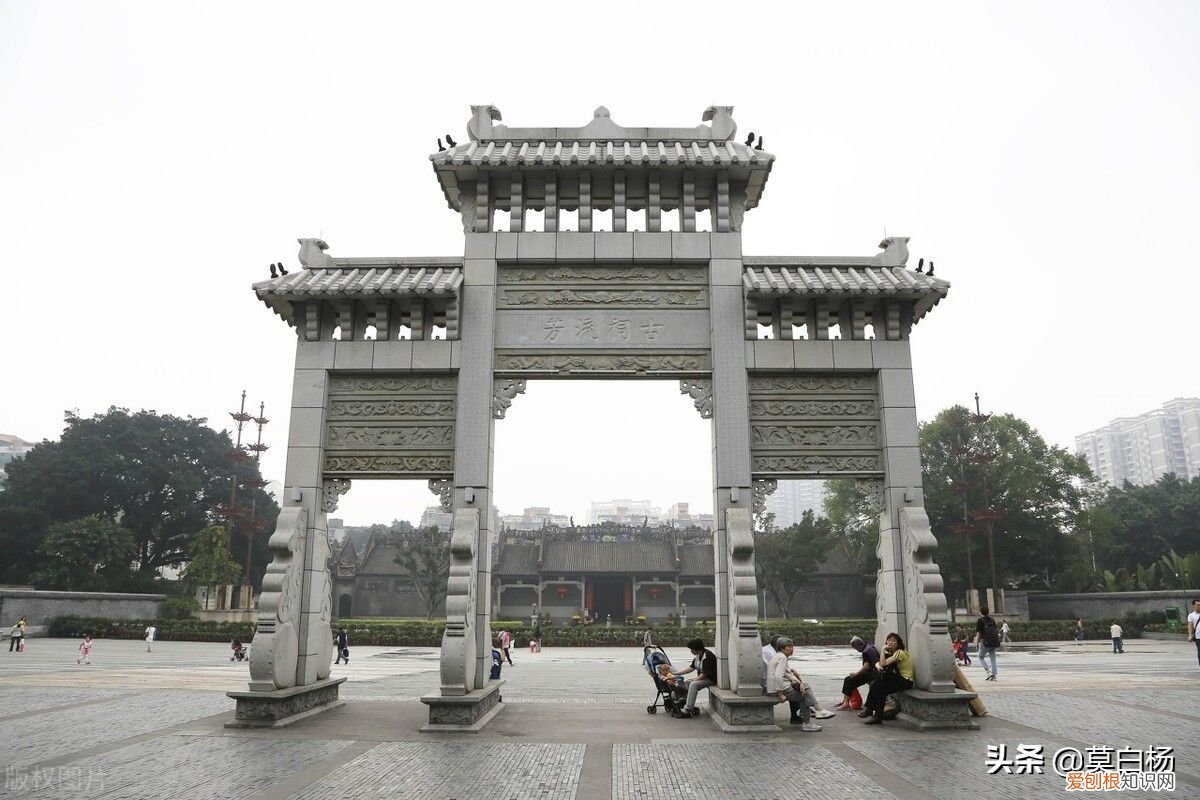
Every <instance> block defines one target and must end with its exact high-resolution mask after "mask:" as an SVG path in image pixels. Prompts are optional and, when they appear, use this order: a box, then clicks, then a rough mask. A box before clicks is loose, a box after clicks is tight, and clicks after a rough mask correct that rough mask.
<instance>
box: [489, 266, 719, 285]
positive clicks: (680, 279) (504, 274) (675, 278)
mask: <svg viewBox="0 0 1200 800" xmlns="http://www.w3.org/2000/svg"><path fill="white" fill-rule="evenodd" d="M497 278H498V280H497V282H498V283H499V284H500V285H501V286H504V285H506V284H510V283H544V284H547V285H550V286H554V287H559V286H561V285H562V284H571V283H580V284H595V283H601V282H605V281H607V282H613V283H635V284H640V283H650V284H680V283H694V284H703V283H705V282H706V280H707V274H706V273H705V271H704V270H702V269H654V268H650V267H593V266H588V267H547V268H545V269H528V268H525V269H520V268H518V269H508V268H505V269H501V270H500V272H499V273H498V276H497Z"/></svg>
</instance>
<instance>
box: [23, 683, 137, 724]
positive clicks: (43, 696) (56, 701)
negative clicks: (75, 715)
mask: <svg viewBox="0 0 1200 800" xmlns="http://www.w3.org/2000/svg"><path fill="white" fill-rule="evenodd" d="M135 695H136V692H128V691H123V690H118V689H113V690H103V689H91V690H87V689H81V690H66V691H63V690H61V689H58V688H57V687H53V688H52V687H43V688H42V689H41V691H39V690H37V689H34V690H32V691H30V690H26V691H22V692H8V693H6V694H5V696H4V701H3V705H4V708H5V710H11V709H13V708H23V709H25V710H23V711H18V712H17V713H11V714H5V715H4V716H0V722H2V723H8V722H11V721H13V720H18V719H24V718H25V717H35V716H37V715H38V714H47V713H49V712H51V711H61V710H63V709H65V708H80V707H81V706H91V705H96V704H97V703H107V702H109V701H110V700H122V699H124V698H127V697H133V696H135ZM47 703H48V705H47Z"/></svg>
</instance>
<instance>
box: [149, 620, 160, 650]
mask: <svg viewBox="0 0 1200 800" xmlns="http://www.w3.org/2000/svg"><path fill="white" fill-rule="evenodd" d="M157 637H158V628H156V627H154V626H153V625H151V626H149V627H147V628H146V652H147V653H149V652H150V645H152V644H154V640H155V639H156V638H157Z"/></svg>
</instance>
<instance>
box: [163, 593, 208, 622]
mask: <svg viewBox="0 0 1200 800" xmlns="http://www.w3.org/2000/svg"><path fill="white" fill-rule="evenodd" d="M199 610H200V602H199V601H198V600H197V599H196V598H194V597H168V598H167V599H166V601H164V602H163V605H162V610H161V611H160V612H159V614H160V616H161V619H191V618H192V617H194V616H195V615H196V612H197V611H199Z"/></svg>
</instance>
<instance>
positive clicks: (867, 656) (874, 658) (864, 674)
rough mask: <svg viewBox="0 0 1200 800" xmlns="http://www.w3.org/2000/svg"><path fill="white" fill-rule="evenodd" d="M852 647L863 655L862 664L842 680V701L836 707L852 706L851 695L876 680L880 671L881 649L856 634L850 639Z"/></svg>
mask: <svg viewBox="0 0 1200 800" xmlns="http://www.w3.org/2000/svg"><path fill="white" fill-rule="evenodd" d="M850 647H852V648H854V649H855V650H857V651H858V653H859V655H861V656H862V666H861V667H859V668H858V671H857V672H851V673H850V674H849V675H847V676H846V677H845V678H844V679H843V680H842V701H841V702H840V703H838V704H837V705H836V706H834V708H850V695H851V693H852V692H853V691H854V690H855V689H857V688H858V687H859V686H862V685H863V684H865V683H870V682H871V681H873V680H875V678H876V677H877V676H878V675H879V673H878V672H877V671H876V670H875V665H876V664H877V663H879V650H878V649H877V648H876V647H875V645H873V644H867V643H866V642H864V641H863V640H862V637H860V636H855V637H854V638H853V639H851V640H850Z"/></svg>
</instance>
